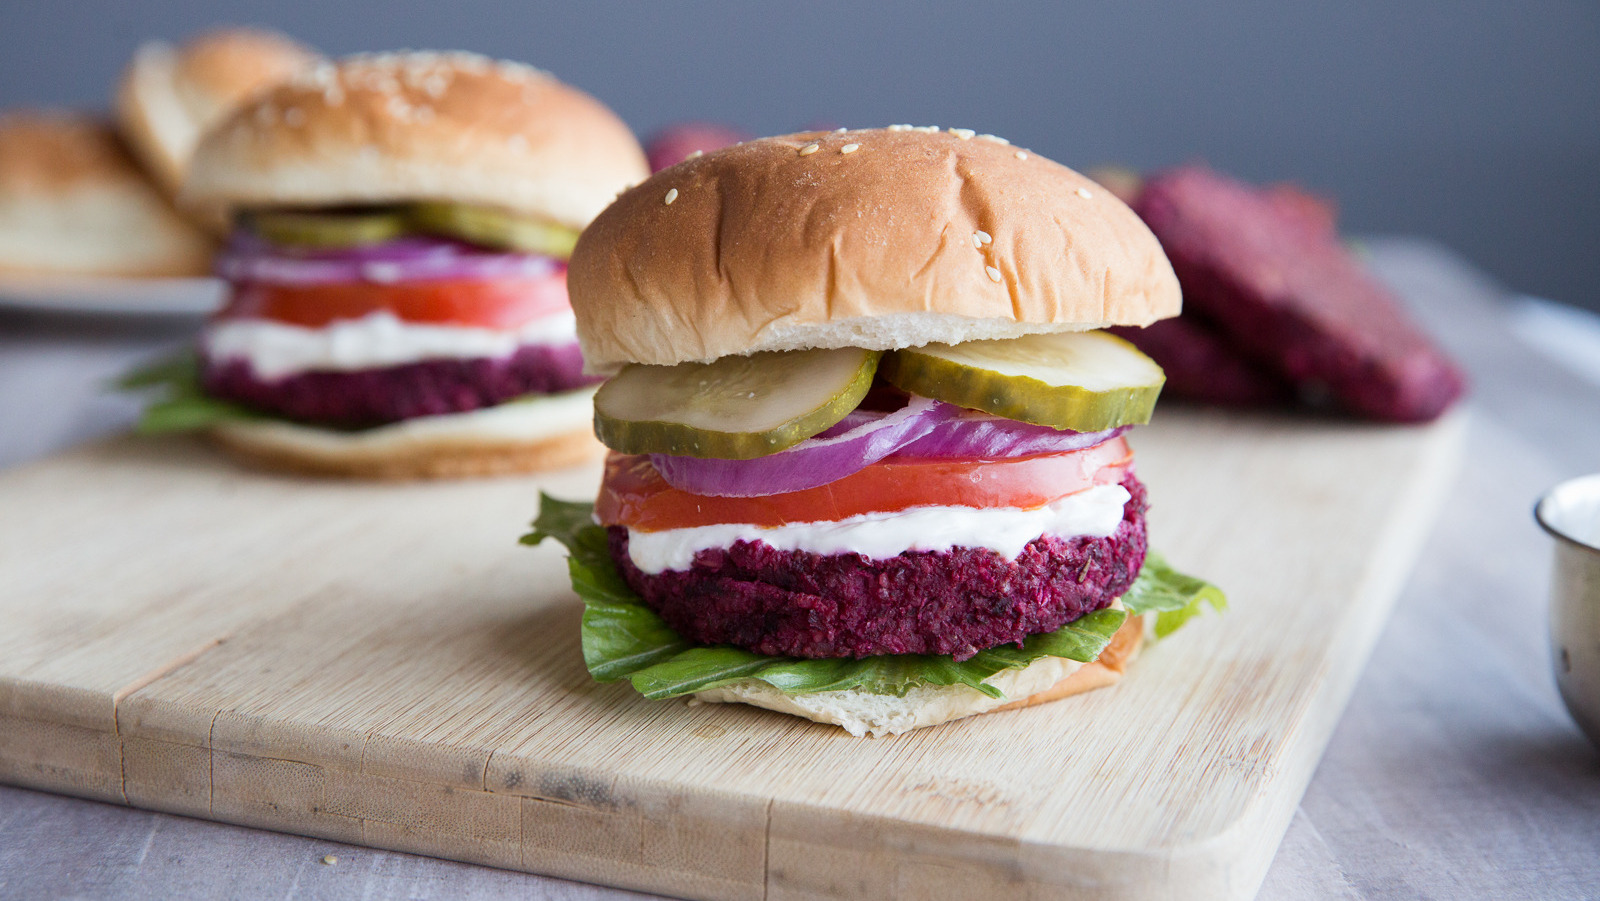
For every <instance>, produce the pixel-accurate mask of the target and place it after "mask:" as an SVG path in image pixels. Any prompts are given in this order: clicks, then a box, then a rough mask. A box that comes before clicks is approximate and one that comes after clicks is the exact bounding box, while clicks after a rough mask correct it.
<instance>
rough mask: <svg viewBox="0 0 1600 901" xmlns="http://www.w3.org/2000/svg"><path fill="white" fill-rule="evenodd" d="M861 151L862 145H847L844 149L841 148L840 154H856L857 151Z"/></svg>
mask: <svg viewBox="0 0 1600 901" xmlns="http://www.w3.org/2000/svg"><path fill="white" fill-rule="evenodd" d="M860 149H861V145H860V144H846V145H844V146H843V147H840V148H839V152H840V153H855V152H856V151H857V150H860Z"/></svg>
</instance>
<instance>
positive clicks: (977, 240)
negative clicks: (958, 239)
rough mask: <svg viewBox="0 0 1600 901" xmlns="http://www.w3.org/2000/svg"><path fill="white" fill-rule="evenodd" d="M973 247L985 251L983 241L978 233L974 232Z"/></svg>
mask: <svg viewBox="0 0 1600 901" xmlns="http://www.w3.org/2000/svg"><path fill="white" fill-rule="evenodd" d="M972 247H973V249H974V250H982V249H983V239H982V238H980V237H978V234H977V232H973V234H972Z"/></svg>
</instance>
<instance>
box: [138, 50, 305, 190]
mask: <svg viewBox="0 0 1600 901" xmlns="http://www.w3.org/2000/svg"><path fill="white" fill-rule="evenodd" d="M318 58H319V57H318V56H317V54H316V53H315V52H313V51H312V50H310V49H308V48H306V47H304V46H302V45H301V44H299V43H297V42H295V41H293V40H291V39H289V38H288V37H285V36H284V35H281V34H279V33H277V32H275V31H266V30H262V29H256V28H220V29H216V30H214V31H208V32H205V33H204V34H201V35H199V36H197V37H194V38H192V39H190V40H189V41H188V42H186V43H184V44H183V45H182V46H180V47H173V46H172V45H170V44H167V43H164V42H161V41H150V42H148V43H146V44H144V45H142V46H140V47H139V49H138V50H137V51H136V52H135V53H134V55H133V59H132V60H131V61H130V62H129V63H128V68H127V70H126V71H124V72H123V75H122V82H121V83H120V84H119V85H118V88H117V97H116V115H117V122H118V124H119V125H120V126H121V128H122V131H123V134H124V136H125V137H126V138H127V141H128V144H129V146H130V147H131V148H132V150H133V152H134V154H135V155H136V156H137V157H138V158H139V160H140V161H141V162H143V163H144V165H145V168H146V169H148V170H149V172H150V174H151V175H152V176H153V177H154V178H155V179H156V181H157V183H159V184H160V185H161V186H162V188H163V189H165V190H166V192H167V193H168V195H174V196H175V195H176V194H177V193H178V187H179V185H181V184H182V183H183V173H184V170H185V169H186V168H187V167H188V163H189V157H190V155H192V154H193V153H194V148H195V145H197V144H198V143H199V142H200V137H201V135H202V134H204V132H205V131H206V129H208V128H210V127H211V126H212V125H215V124H216V123H217V122H219V121H221V120H222V119H223V117H225V116H227V114H228V113H229V112H231V111H232V110H233V109H234V107H236V106H238V105H239V104H241V103H243V102H244V101H246V100H248V99H249V98H250V97H251V96H252V95H254V94H256V93H258V92H260V91H263V90H265V89H267V88H269V87H271V86H272V85H274V84H277V83H278V82H281V81H283V80H285V79H287V78H290V77H292V76H294V75H296V74H298V73H299V72H302V71H304V70H305V69H307V68H309V67H310V66H311V65H312V64H313V63H315V62H316V61H317V60H318Z"/></svg>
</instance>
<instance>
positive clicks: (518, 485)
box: [0, 409, 1463, 899]
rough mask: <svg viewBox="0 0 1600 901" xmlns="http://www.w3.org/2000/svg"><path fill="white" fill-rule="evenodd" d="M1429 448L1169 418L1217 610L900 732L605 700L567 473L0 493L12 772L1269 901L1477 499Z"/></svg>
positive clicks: (430, 836)
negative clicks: (1059, 681)
mask: <svg viewBox="0 0 1600 901" xmlns="http://www.w3.org/2000/svg"><path fill="white" fill-rule="evenodd" d="M1462 433H1463V429H1462V421H1461V419H1460V417H1459V416H1458V417H1456V418H1452V419H1447V420H1445V421H1443V422H1441V423H1439V424H1436V425H1433V426H1430V427H1426V428H1397V427H1380V426H1362V425H1351V424H1349V423H1336V422H1327V421H1320V420H1314V419H1297V418H1273V417H1268V416H1255V415H1223V414H1217V413H1204V412H1196V411H1185V410H1176V409H1169V410H1163V411H1162V413H1161V414H1160V416H1159V417H1158V421H1157V423H1156V424H1155V425H1152V426H1150V427H1148V428H1145V429H1141V430H1139V431H1138V432H1137V433H1136V435H1135V436H1134V439H1133V440H1134V443H1135V445H1136V447H1137V451H1138V455H1139V468H1140V473H1141V475H1142V476H1143V477H1144V478H1145V480H1146V481H1147V483H1148V484H1149V486H1150V496H1151V499H1152V502H1153V504H1154V507H1153V510H1152V512H1151V534H1152V544H1153V545H1154V546H1156V547H1158V548H1160V549H1162V550H1163V551H1165V553H1166V554H1167V556H1168V557H1169V558H1170V559H1171V560H1172V562H1173V563H1175V564H1176V565H1178V566H1180V567H1181V568H1184V569H1187V570H1190V571H1193V572H1196V573H1198V574H1202V575H1205V576H1207V577H1209V578H1211V579H1212V580H1214V581H1216V582H1217V583H1219V584H1221V585H1222V586H1224V587H1225V588H1226V590H1227V591H1228V594H1229V596H1230V598H1231V600H1232V604H1233V606H1232V609H1231V610H1230V612H1229V613H1228V614H1227V615H1226V616H1225V617H1206V618H1202V619H1199V620H1196V621H1194V622H1193V623H1192V624H1191V625H1190V626H1189V627H1187V628H1185V629H1184V630H1183V631H1182V632H1180V633H1178V634H1177V635H1176V636H1174V637H1172V638H1171V639H1168V640H1167V641H1165V642H1162V643H1160V644H1157V645H1155V646H1153V647H1151V648H1149V649H1148V650H1147V651H1146V653H1145V655H1144V656H1143V657H1142V658H1141V660H1140V661H1139V662H1138V663H1137V664H1136V665H1135V667H1134V669H1133V671H1132V672H1131V674H1130V675H1129V677H1128V678H1126V679H1125V680H1124V681H1123V682H1122V683H1121V684H1120V685H1118V686H1117V687H1115V688H1113V689H1110V690H1106V691H1099V692H1094V693H1091V694H1088V695H1084V696H1080V697H1077V698H1073V699H1069V700H1066V701H1062V702H1058V703H1054V704H1048V705H1044V706H1042V707H1034V708H1029V709H1025V710H1018V711H1012V712H1007V713H1001V714H991V715H987V716H982V717H977V718H974V719H969V720H963V721H960V722H956V723H952V724H947V725H944V726H939V727H936V728H932V729H925V730H919V731H917V732H914V733H911V734H908V735H903V736H898V737H894V738H884V739H876V740H873V739H858V738H851V737H850V736H848V735H847V734H845V733H844V732H843V731H842V730H839V729H837V728H834V727H830V726H821V725H816V724H812V723H808V722H804V721H801V720H798V719H793V718H790V717H785V716H780V715H778V714H774V713H769V712H766V711H760V710H756V709H754V708H749V707H743V706H722V705H699V706H689V705H688V704H687V703H686V702H683V701H668V702H648V701H644V700H643V699H641V698H639V697H638V696H637V695H636V694H634V693H633V691H632V690H631V689H630V688H629V687H628V686H627V685H626V684H625V683H624V684H613V685H597V684H595V683H594V682H592V681H590V679H589V678H588V675H587V674H586V672H585V670H584V667H583V661H582V658H581V656H580V653H579V648H578V635H577V630H578V619H579V614H580V609H581V608H580V604H579V602H578V600H577V599H576V598H575V597H574V596H573V595H572V594H571V592H570V591H569V589H568V587H567V581H566V574H565V564H564V561H563V558H562V556H561V553H560V552H559V550H558V549H557V548H555V547H553V546H546V547H540V548H537V549H532V550H530V549H528V548H524V547H520V546H518V545H517V543H516V539H517V536H518V535H519V534H520V533H521V532H522V531H523V529H524V527H525V525H526V524H527V522H528V520H529V519H531V517H532V516H533V513H534V509H535V499H536V497H537V494H538V491H539V489H540V488H541V487H544V488H547V489H548V490H550V491H551V492H553V493H556V494H558V495H563V496H568V497H581V496H592V495H593V492H594V488H595V484H596V482H597V479H598V468H597V467H586V468H583V469H580V470H574V471H568V472H564V473H559V474H556V475H552V476H549V477H545V478H542V479H511V480H489V481H478V482H456V483H448V484H411V485H361V484H346V483H339V482H327V481H310V480H305V479H299V478H293V477H288V476H276V475H260V474H254V473H249V472H245V471H242V470H239V469H237V468H235V467H233V466H232V465H230V464H229V463H227V462H226V461H224V460H222V459H221V458H219V457H218V456H216V455H215V454H214V453H212V452H211V451H210V450H208V449H206V448H205V447H203V446H201V445H199V444H197V443H193V442H190V441H187V440H180V439H173V440H154V441H141V440H135V439H120V440H114V441H111V442H108V443H103V444H98V445H93V446H90V447H87V448H84V449H81V450H78V451H75V452H72V453H69V454H66V455H63V456H60V457H56V458H53V459H50V460H46V461H44V462H41V463H37V464H34V465H31V466H26V467H23V468H19V469H14V470H11V471H9V472H5V473H0V780H4V781H7V782H11V783H15V784H19V785H26V786H33V787H37V788H44V789H48V790H52V791H60V792H66V793H70V794H75V795H82V796H86V797H91V798H100V799H103V800H107V801H113V802H119V803H128V804H133V805H137V806H140V807H149V808H153V809H157V810H166V811H172V812H177V813H184V814H190V815H194V816H199V817H205V818H209V819H216V820H224V821H227V822H233V823H242V824H246V825H251V826H259V827H263V828H267V829H277V830H283V831H288V832H297V833H303V834H307V835H317V836H324V837H327V838H332V839H338V840H341V841H347V842H355V843H361V844H367V845H373V846H378V847H384V848H393V849H399V850H406V851H414V852H418V853H422V854H431V855H436V856H440V857H449V858H456V859H459V860H467V861H476V862H480V863H485V864H490V865H494V866H500V867H509V868H513V869H521V870H530V871H533V872H539V873H548V874H554V875H559V876H566V877H571V878H575V879H582V880H586V881H591V882H599V883H606V884H611V885H618V886H625V887H630V888H637V889H644V890H650V891H656V892H663V893H667V894H673V895H681V896H687V897H695V898H770V899H787V898H819V897H862V896H886V897H899V898H918V897H954V896H966V897H975V898H976V897H998V896H1000V893H1002V892H1004V893H1005V897H1008V898H1019V899H1020V898H1031V897H1035V896H1041V897H1042V896H1050V897H1097V898H1106V897H1116V898H1140V899H1143V898H1185V899H1197V898H1248V897H1250V896H1251V895H1253V894H1254V892H1255V890H1256V888H1257V886H1258V885H1259V884H1260V881H1261V879H1262V877H1263V875H1264V874H1265V872H1266V868H1267V866H1268V864H1269V862H1270V861H1271V859H1272V856H1273V853H1274V850H1275V849H1276V847H1277V844H1278V841H1279V840H1280V838H1281V837H1282V835H1283V832H1284V829H1285V827H1286V825H1287V823H1288V822H1289V819H1290V816H1291V815H1292V813H1293V811H1294V809H1295V806H1296V805H1297V803H1298V802H1299V799H1300V796H1301V794H1302V792H1303V791H1304V789H1305V786H1306V783H1307V782H1308V780H1309V779H1310V777H1311V774H1312V771H1313V770H1314V769H1315V767H1316V765H1317V760H1318V758H1319V757H1320V756H1321V754H1322V750H1323V747H1324V745H1325V743H1326V741H1327V739H1328V736H1329V734H1330V732H1331V731H1332V729H1333V726H1334V724H1335V722H1336V721H1337V720H1338V718H1339V715H1340V712H1341V710H1342V708H1343V706H1344V704H1345V701H1346V699H1347V698H1348V697H1349V694H1350V691H1351V689H1352V687H1353V686H1354V683H1355V681H1356V678H1357V676H1358V674H1359V673H1360V671H1361V668H1362V665H1363V664H1364V662H1365V661H1366V658H1367V655H1368V652H1369V650H1370V649H1371V647H1372V644H1373V642H1374V641H1375V640H1376V638H1377V636H1378V634H1379V632H1380V631H1381V630H1382V628H1383V624H1384V621H1385V619H1386V618H1387V615H1388V612H1389V608H1390V606H1391V604H1392V602H1393V600H1394V598H1395V597H1396V595H1397V594H1398V592H1399V590H1400V588H1401V586H1402V584H1403V582H1404V580H1405V576H1406V573H1407V571H1408V569H1409V567H1410V564H1411V562H1412V560H1413V559H1414V557H1415V556H1416V554H1417V553H1418V550H1419V548H1420V547H1421V544H1422V542H1423V540H1424V538H1425V537H1426V535H1427V532H1428V528H1429V525H1430V523H1431V521H1432V519H1433V517H1434V515H1435V512H1436V510H1437V509H1438V506H1439V503H1440V501H1441V500H1442V499H1443V496H1444V494H1445V493H1446V491H1447V490H1448V489H1449V486H1450V484H1451V482H1452V479H1453V475H1454V472H1455V458H1456V455H1457V453H1458V451H1459V449H1460V446H1461V437H1462Z"/></svg>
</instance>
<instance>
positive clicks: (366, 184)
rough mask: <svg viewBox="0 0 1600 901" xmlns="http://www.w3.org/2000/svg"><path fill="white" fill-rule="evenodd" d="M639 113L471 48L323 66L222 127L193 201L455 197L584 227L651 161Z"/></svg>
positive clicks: (191, 178) (196, 172) (197, 176)
mask: <svg viewBox="0 0 1600 901" xmlns="http://www.w3.org/2000/svg"><path fill="white" fill-rule="evenodd" d="M648 171H649V170H648V169H647V168H646V165H645V159H644V153H643V151H642V150H640V148H639V144H638V142H637V141H636V140H635V139H634V137H633V134H632V132H630V131H629V130H628V128H627V126H626V125H624V124H623V123H622V121H621V120H620V119H618V118H617V117H616V115H615V114H614V113H612V112H611V111H610V110H609V109H607V108H606V107H605V106H604V105H602V104H601V103H600V102H599V101H597V100H595V99H594V98H593V97H590V96H589V95H588V94H585V93H583V92H582V91H579V90H577V89H576V88H572V87H569V86H568V85H565V84H562V83H561V82H559V81H557V80H556V79H555V78H553V77H551V76H550V75H549V74H547V73H545V72H541V71H539V70H537V69H534V68H531V67H528V66H524V65H520V64H517V63H509V62H500V61H495V60H491V59H488V58H485V57H482V56H477V55H474V54H467V53H444V54H436V53H395V54H384V55H373V56H355V57H350V58H348V59H345V60H341V61H340V62H338V63H337V64H325V65H321V66H317V67H315V68H313V69H312V70H311V71H309V72H308V73H306V74H305V75H303V76H301V77H299V78H296V79H294V80H293V81H291V82H288V83H286V84H283V85H280V86H278V87H277V88H274V89H273V90H271V91H269V92H268V93H266V94H263V95H260V96H259V97H257V98H256V99H255V100H254V101H253V102H251V103H249V104H247V105H246V106H244V107H241V108H240V109H238V110H236V111H235V112H234V113H233V114H232V115H231V116H230V117H229V118H228V119H227V120H226V121H224V122H223V123H222V124H221V125H220V126H218V127H217V128H216V129H215V130H214V131H212V132H211V133H210V134H208V135H207V136H206V137H205V138H204V139H203V140H202V141H201V144H200V147H199V149H198V150H197V151H196V153H195V157H194V160H193V162H192V163H191V168H190V171H189V175H188V179H187V181H186V182H185V184H184V190H183V199H184V201H185V203H189V204H193V205H196V206H198V207H201V208H211V209H220V210H222V211H223V212H224V213H231V212H233V211H236V210H238V209H240V208H246V207H319V206H345V205H358V204H384V203H399V202H408V201H416V200H438V201H453V202H458V203H470V204H481V205H490V206H497V207H503V208H507V209H510V210H513V211H517V212H523V213H527V214H530V215H534V216H539V217H541V218H545V219H548V220H551V221H554V222H558V223H561V224H563V225H568V226H571V227H574V228H581V227H582V226H584V225H586V224H588V222H589V220H590V219H591V218H593V217H594V215H595V214H596V213H598V212H599V211H600V210H601V209H602V208H603V207H604V206H605V205H606V204H607V203H608V202H610V200H611V199H612V197H614V196H615V195H616V193H617V191H619V190H621V189H622V188H623V187H625V186H626V185H628V184H631V183H633V182H637V181H639V180H641V179H643V178H644V177H645V175H646V174H647V173H648Z"/></svg>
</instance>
